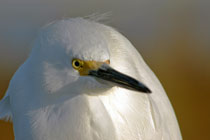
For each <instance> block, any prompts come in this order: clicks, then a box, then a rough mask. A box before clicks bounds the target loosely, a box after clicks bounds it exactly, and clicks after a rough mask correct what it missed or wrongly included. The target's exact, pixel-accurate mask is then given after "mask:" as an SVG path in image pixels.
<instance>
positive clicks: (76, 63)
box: [72, 59, 84, 70]
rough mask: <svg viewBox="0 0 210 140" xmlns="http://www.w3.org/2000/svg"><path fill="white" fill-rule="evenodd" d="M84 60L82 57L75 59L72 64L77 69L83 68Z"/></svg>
mask: <svg viewBox="0 0 210 140" xmlns="http://www.w3.org/2000/svg"><path fill="white" fill-rule="evenodd" d="M83 65H84V62H83V61H82V60H80V59H73V60H72V66H73V68H74V69H76V70H81V69H82V68H83Z"/></svg>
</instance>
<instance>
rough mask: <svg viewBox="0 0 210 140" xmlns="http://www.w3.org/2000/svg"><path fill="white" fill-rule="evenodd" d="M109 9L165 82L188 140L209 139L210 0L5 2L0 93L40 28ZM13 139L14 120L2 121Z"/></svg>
mask: <svg viewBox="0 0 210 140" xmlns="http://www.w3.org/2000/svg"><path fill="white" fill-rule="evenodd" d="M107 12H108V13H109V14H110V13H111V16H110V18H109V20H108V21H107V22H106V23H107V24H108V25H111V26H113V27H115V28H116V29H118V30H119V31H120V32H121V33H123V34H124V35H125V36H126V37H127V38H128V39H129V40H130V41H131V42H132V43H133V44H134V46H135V47H136V48H137V49H138V50H139V52H140V53H141V54H142V56H143V57H144V59H145V61H146V62H147V63H148V65H149V66H150V67H151V68H152V70H153V71H154V72H155V73H156V75H157V77H158V78H159V80H160V81H161V82H162V84H163V86H164V88H165V90H166V92H167V94H168V96H169V98H170V100H171V102H172V105H173V107H174V109H175V112H176V115H177V118H178V121H179V124H180V128H181V132H182V135H183V139H185V140H207V139H210V101H209V99H210V90H209V87H210V1H209V0H206V1H205V0H175V1H170V0H129V1H126V0H106V1H102V0H85V1H82V0H77V1H73V0H59V1H58V0H36V1H35V0H0V97H3V95H4V93H5V91H6V89H7V87H8V84H9V81H10V79H11V77H12V75H13V74H14V72H15V71H16V70H17V68H18V67H19V66H20V65H21V64H22V63H23V62H24V60H25V59H26V58H27V56H28V55H29V52H30V50H31V44H32V42H33V39H34V38H35V36H36V33H37V31H38V29H39V28H40V27H41V26H43V25H45V24H46V23H48V22H51V21H53V20H55V19H61V18H67V17H77V16H87V15H90V14H92V13H107ZM12 139H14V136H13V130H12V124H11V123H6V122H4V121H0V140H12Z"/></svg>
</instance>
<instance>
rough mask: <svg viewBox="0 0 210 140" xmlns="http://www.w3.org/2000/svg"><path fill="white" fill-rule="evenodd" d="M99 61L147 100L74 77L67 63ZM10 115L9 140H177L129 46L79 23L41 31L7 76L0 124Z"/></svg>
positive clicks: (104, 29)
mask: <svg viewBox="0 0 210 140" xmlns="http://www.w3.org/2000/svg"><path fill="white" fill-rule="evenodd" d="M75 57H76V58H79V59H82V60H94V61H105V60H107V59H110V61H111V64H110V65H111V67H113V68H114V69H116V70H118V71H120V72H122V73H125V74H127V75H130V76H132V77H134V78H136V79H138V80H139V81H141V82H143V83H145V84H146V85H147V86H148V87H149V88H150V89H151V90H152V92H153V93H152V94H151V95H147V94H143V93H139V92H136V91H131V90H127V89H122V88H120V87H112V88H111V87H109V86H107V85H106V84H104V83H100V82H98V81H97V80H95V79H94V78H92V77H84V76H79V74H78V72H77V71H76V70H74V69H73V68H72V66H71V60H72V59H73V58H75ZM10 112H12V114H13V115H12V116H13V117H12V120H13V123H14V132H15V138H16V140H29V139H30V140H58V139H61V140H84V139H85V140H154V139H156V140H168V139H171V140H181V139H182V138H181V134H180V130H179V126H178V123H177V120H176V117H175V114H174V111H173V108H172V106H171V104H170V102H169V100H168V98H167V96H166V94H165V92H164V90H163V88H162V86H161V84H160V83H159V81H158V79H157V78H156V76H155V75H154V74H153V72H152V71H151V70H150V69H149V67H148V66H147V65H146V64H145V62H144V60H143V59H142V57H141V56H140V54H139V53H138V52H137V51H136V49H135V48H134V47H133V45H132V44H131V43H130V42H129V41H128V40H127V39H126V38H125V37H124V36H123V35H121V34H120V33H118V32H117V31H116V30H114V29H113V28H111V27H108V26H105V25H103V24H100V23H96V22H95V21H91V20H85V19H83V18H74V19H66V20H60V21H56V22H53V23H51V24H49V25H48V26H46V27H44V28H43V29H42V30H41V32H40V35H39V36H38V38H37V40H36V41H35V44H34V49H33V51H32V53H31V55H30V57H29V58H28V59H27V61H26V62H25V63H24V64H23V65H22V66H21V67H20V68H19V69H18V71H17V72H16V73H15V75H14V77H13V79H12V81H11V82H10V86H9V89H8V94H7V96H6V97H5V98H4V99H3V100H2V101H1V102H0V117H5V116H8V115H9V114H10Z"/></svg>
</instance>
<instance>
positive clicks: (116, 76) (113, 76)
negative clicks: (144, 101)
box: [89, 64, 151, 93]
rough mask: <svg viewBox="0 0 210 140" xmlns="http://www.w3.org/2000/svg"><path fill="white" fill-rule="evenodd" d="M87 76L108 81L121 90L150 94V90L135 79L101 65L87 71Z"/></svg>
mask: <svg viewBox="0 0 210 140" xmlns="http://www.w3.org/2000/svg"><path fill="white" fill-rule="evenodd" d="M89 75H90V76H94V77H97V78H100V79H103V80H106V81H110V82H112V83H115V84H117V86H120V87H123V88H127V89H131V90H135V91H140V92H144V93H151V90H150V89H149V88H148V87H146V86H145V85H144V84H142V83H141V82H139V81H137V80H136V79H134V78H132V77H130V76H128V75H125V74H123V73H120V72H118V71H116V70H114V69H112V68H111V67H109V66H108V65H106V64H104V65H102V66H101V67H100V68H99V69H98V70H91V71H89Z"/></svg>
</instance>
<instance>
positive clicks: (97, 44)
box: [31, 18, 151, 93]
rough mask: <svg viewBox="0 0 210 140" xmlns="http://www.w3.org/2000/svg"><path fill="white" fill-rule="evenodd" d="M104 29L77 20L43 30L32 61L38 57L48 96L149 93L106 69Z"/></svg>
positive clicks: (106, 51) (94, 23)
mask: <svg viewBox="0 0 210 140" xmlns="http://www.w3.org/2000/svg"><path fill="white" fill-rule="evenodd" d="M106 28H107V27H106V26H104V25H101V24H99V23H96V22H92V21H88V20H84V19H82V18H77V19H69V20H61V21H56V22H54V23H51V24H49V25H47V26H46V27H44V28H43V29H42V31H41V33H40V35H39V36H38V38H37V40H36V41H35V46H34V49H33V51H32V55H31V58H34V57H39V58H38V60H37V62H38V63H39V64H40V65H42V70H41V71H42V74H43V76H42V77H43V81H44V82H43V83H44V87H45V88H46V89H47V90H48V91H49V92H50V93H56V92H57V91H60V90H65V92H67V91H69V90H70V91H71V92H72V91H74V92H78V93H91V92H95V91H98V90H100V91H101V90H108V89H110V88H111V87H113V86H120V87H123V88H127V89H130V90H136V91H140V92H144V93H150V92H151V91H150V90H149V89H148V88H147V87H146V86H145V85H143V84H142V83H140V82H138V81H137V80H135V79H134V78H132V77H130V76H127V75H125V74H122V73H120V72H118V71H116V70H114V69H112V68H111V67H110V66H109V65H110V63H112V60H110V52H109V49H108V45H109V43H108V41H109V40H108V39H107V37H106V34H107V30H106ZM34 59H35V58H34ZM36 59H37V58H36Z"/></svg>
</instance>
